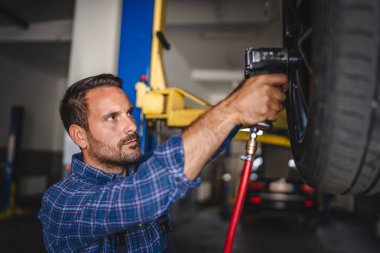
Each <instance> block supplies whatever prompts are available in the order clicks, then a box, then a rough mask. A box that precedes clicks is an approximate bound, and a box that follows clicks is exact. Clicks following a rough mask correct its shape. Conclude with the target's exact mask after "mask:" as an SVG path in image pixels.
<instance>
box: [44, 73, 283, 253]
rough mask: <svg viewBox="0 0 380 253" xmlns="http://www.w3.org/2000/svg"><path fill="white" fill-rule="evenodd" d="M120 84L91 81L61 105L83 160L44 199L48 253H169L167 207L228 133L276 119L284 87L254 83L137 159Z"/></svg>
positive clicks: (269, 79) (263, 80)
mask: <svg viewBox="0 0 380 253" xmlns="http://www.w3.org/2000/svg"><path fill="white" fill-rule="evenodd" d="M121 84H122V81H121V80H120V78H118V77H115V76H113V75H110V74H102V75H98V76H93V77H89V78H86V79H84V80H81V81H78V82H77V83H75V84H73V85H72V86H71V87H69V88H68V90H67V91H66V94H65V96H64V98H63V100H62V102H61V107H60V113H61V118H62V121H63V124H64V126H65V128H66V130H67V132H68V133H69V135H70V137H71V138H72V139H73V141H74V142H75V144H76V145H78V146H79V147H80V149H81V153H78V154H75V155H74V156H73V160H72V166H71V172H70V173H69V175H68V176H67V177H66V178H65V179H63V180H62V181H60V182H59V183H57V184H55V185H53V186H52V187H50V188H49V189H48V190H47V191H46V192H45V194H44V196H43V199H42V208H41V211H40V213H39V218H40V220H41V221H42V224H43V234H44V241H45V245H46V248H47V250H48V251H49V252H116V251H124V252H139V253H141V252H167V248H168V247H167V243H166V242H165V235H166V233H167V230H168V224H167V220H166V215H165V214H166V213H167V211H168V208H169V207H170V205H171V204H173V203H174V202H176V201H177V200H178V199H180V198H182V197H184V196H185V195H186V193H187V192H188V190H189V189H190V188H193V187H196V186H198V185H199V183H200V179H199V177H198V175H199V173H200V171H201V169H202V168H203V166H204V165H205V164H206V162H207V161H208V160H209V158H210V157H211V156H212V154H214V153H215V152H216V151H217V149H218V147H220V146H221V145H222V143H223V142H224V141H225V139H226V138H227V136H228V135H229V134H230V133H231V131H232V130H233V129H236V127H237V126H240V125H243V126H250V125H254V124H256V123H258V122H261V121H264V120H267V119H268V120H276V119H277V115H278V113H279V112H280V111H281V109H282V102H283V101H284V100H285V94H284V93H283V91H282V90H281V89H278V87H279V86H281V87H282V88H283V89H287V85H288V84H287V78H286V76H285V75H281V74H275V75H261V76H257V77H254V78H251V79H249V80H247V81H245V82H244V83H243V84H242V85H240V86H239V87H238V88H237V89H236V90H235V91H234V92H233V93H231V94H230V95H229V96H228V97H227V98H226V99H224V100H223V101H221V102H220V103H219V104H218V105H216V106H215V107H213V108H211V109H210V110H209V111H208V112H206V113H205V114H204V115H202V116H201V117H200V118H199V119H198V120H197V121H195V122H194V123H193V124H192V125H191V126H190V127H188V128H187V129H186V130H185V131H184V132H183V133H182V134H180V135H175V136H173V137H172V138H170V139H169V140H168V141H167V142H166V143H164V144H163V145H161V146H159V147H158V148H157V149H156V150H155V151H154V152H152V153H148V154H144V155H143V156H142V155H141V151H140V148H139V141H138V135H137V133H136V124H135V121H134V119H133V117H132V112H133V106H132V104H131V102H130V101H129V100H128V98H127V96H126V94H125V93H124V92H123V90H122V89H121V88H120V87H121ZM232 132H233V131H232ZM235 132H236V131H235Z"/></svg>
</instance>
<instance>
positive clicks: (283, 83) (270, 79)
mask: <svg viewBox="0 0 380 253" xmlns="http://www.w3.org/2000/svg"><path fill="white" fill-rule="evenodd" d="M257 77H258V78H260V79H263V80H262V82H263V83H266V84H268V85H271V86H274V87H279V88H281V90H283V91H286V90H288V88H289V82H288V77H287V76H286V75H285V74H269V75H259V76H257Z"/></svg>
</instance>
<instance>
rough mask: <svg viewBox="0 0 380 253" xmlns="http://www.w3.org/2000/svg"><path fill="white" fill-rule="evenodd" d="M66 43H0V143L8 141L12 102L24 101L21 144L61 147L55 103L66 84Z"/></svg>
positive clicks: (61, 129)
mask: <svg viewBox="0 0 380 253" xmlns="http://www.w3.org/2000/svg"><path fill="white" fill-rule="evenodd" d="M69 47H70V44H69V43H52V44H50V43H27V42H25V43H24V42H22V43H6V44H0V66H1V68H0V101H1V106H0V118H1V121H0V146H2V147H4V146H6V145H7V138H8V132H9V124H10V110H11V107H12V105H23V106H25V117H24V131H23V139H22V147H23V148H27V149H36V150H52V151H60V150H62V145H63V127H62V126H61V125H62V124H61V122H60V118H59V114H58V107H59V100H60V98H61V97H62V95H63V93H64V90H65V87H66V78H67V64H68V61H67V59H68V53H69ZM49 59H50V62H47V61H48V60H49Z"/></svg>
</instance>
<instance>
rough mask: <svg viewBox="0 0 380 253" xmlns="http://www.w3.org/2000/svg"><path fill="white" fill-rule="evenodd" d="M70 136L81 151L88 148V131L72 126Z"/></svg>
mask: <svg viewBox="0 0 380 253" xmlns="http://www.w3.org/2000/svg"><path fill="white" fill-rule="evenodd" d="M69 134H70V137H71V139H73V141H74V142H75V144H77V145H78V146H79V147H80V148H81V149H84V148H86V147H87V145H88V142H87V134H86V130H85V129H84V128H82V127H80V126H78V125H76V124H72V125H70V127H69Z"/></svg>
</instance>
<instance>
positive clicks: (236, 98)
mask: <svg viewBox="0 0 380 253" xmlns="http://www.w3.org/2000/svg"><path fill="white" fill-rule="evenodd" d="M287 89H288V79H287V77H286V75H283V74H272V75H259V76H256V77H252V78H250V79H248V80H246V81H245V82H244V83H242V84H241V85H240V86H239V87H238V88H237V89H236V90H235V91H234V92H233V93H232V94H231V95H229V96H228V97H227V98H226V99H225V100H224V101H223V102H224V103H226V104H227V107H228V108H230V109H231V110H232V112H231V113H232V114H234V116H235V117H236V123H237V124H240V125H243V126H252V125H255V124H257V123H259V122H262V121H264V120H270V121H275V120H277V118H278V113H279V112H280V111H281V110H282V109H283V106H282V104H283V102H284V101H285V99H286V96H285V93H284V91H285V90H287Z"/></svg>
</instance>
